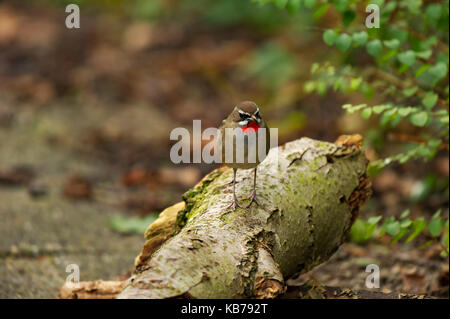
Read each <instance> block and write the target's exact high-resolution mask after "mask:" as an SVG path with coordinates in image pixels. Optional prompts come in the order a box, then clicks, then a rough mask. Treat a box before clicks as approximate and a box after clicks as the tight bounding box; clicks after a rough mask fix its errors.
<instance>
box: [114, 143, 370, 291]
mask: <svg viewBox="0 0 450 319" xmlns="http://www.w3.org/2000/svg"><path fill="white" fill-rule="evenodd" d="M366 164H367V161H366V159H365V157H364V155H363V153H362V152H361V137H360V136H358V135H352V136H344V137H341V138H340V139H339V140H338V141H337V142H336V144H333V143H327V142H321V141H315V140H312V139H309V138H302V139H300V140H296V141H293V142H290V143H287V144H285V145H283V146H281V147H279V148H278V149H272V150H271V151H270V153H269V155H268V157H267V158H266V159H265V161H264V162H263V163H261V164H260V165H259V166H258V184H257V192H258V200H259V203H260V204H261V206H256V205H254V206H252V207H251V208H249V209H237V210H236V211H232V210H230V209H228V208H227V207H228V205H229V203H230V201H231V196H232V195H231V187H230V186H229V185H226V184H227V183H228V182H229V181H230V180H231V179H232V170H231V169H227V168H221V169H218V170H215V171H213V172H211V173H210V174H209V175H207V176H206V177H205V178H204V179H203V180H202V181H201V182H200V183H199V184H198V185H197V186H195V187H194V188H193V189H191V190H189V191H188V192H186V193H185V194H184V195H183V200H184V202H182V203H178V204H176V205H174V206H171V207H169V208H167V209H166V210H165V211H164V212H162V213H161V215H160V218H159V219H158V220H157V221H155V223H153V224H152V225H151V226H150V227H149V229H148V230H147V232H146V239H147V241H146V243H145V245H144V247H143V249H142V252H141V254H140V255H139V256H138V257H137V258H136V273H135V274H134V275H133V276H132V277H131V278H130V279H129V280H128V282H127V284H126V285H125V288H124V289H123V290H122V292H121V293H120V294H119V296H118V297H119V298H176V297H185V296H189V297H190V298H248V297H254V298H275V297H277V296H279V295H280V294H282V293H283V292H284V291H285V283H284V281H285V279H287V278H289V277H291V276H293V275H297V274H301V273H304V272H306V271H308V270H310V269H311V268H312V267H314V266H316V265H318V264H320V263H322V262H324V261H326V260H327V259H328V258H329V257H330V256H331V255H332V254H333V253H334V252H335V251H336V250H337V249H338V247H339V246H340V245H341V243H342V242H343V241H344V238H345V236H346V233H347V232H348V230H349V229H350V226H351V224H352V222H353V220H354V219H355V217H356V215H357V212H358V209H359V207H360V206H361V204H362V203H363V202H364V201H365V200H366V199H367V197H368V196H369V195H370V183H369V181H368V179H367V177H366V175H365V170H366ZM251 181H252V170H239V172H238V183H237V185H236V186H237V194H238V196H240V197H243V196H244V195H248V194H250V192H251V189H252V183H251Z"/></svg>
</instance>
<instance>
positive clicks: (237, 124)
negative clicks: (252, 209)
mask: <svg viewBox="0 0 450 319" xmlns="http://www.w3.org/2000/svg"><path fill="white" fill-rule="evenodd" d="M261 128H263V129H265V130H263V131H260V129H261ZM226 129H232V130H231V131H233V130H235V129H237V130H235V131H233V132H234V133H236V136H230V138H231V137H232V138H233V140H232V150H229V152H232V153H230V155H232V156H230V157H231V158H232V159H231V160H230V161H227V158H226V145H227V144H226V138H227V137H226ZM233 132H230V133H233ZM253 134H254V135H253ZM261 138H263V140H261ZM260 143H264V144H265V152H264V153H263V154H261V156H260V154H259V152H258V147H259V144H260ZM269 147H270V132H269V128H268V127H267V124H266V122H265V121H264V119H262V118H261V115H260V112H259V107H258V106H257V105H256V104H255V103H254V102H251V101H244V102H241V103H239V104H238V105H237V106H236V107H235V108H234V109H233V111H232V112H231V113H230V115H229V116H228V117H227V118H226V119H225V120H224V121H223V124H222V126H221V127H220V128H219V137H218V149H219V150H221V151H222V163H224V164H226V165H228V166H230V167H232V168H233V173H234V174H233V199H234V201H233V203H232V204H231V205H230V206H232V207H233V208H236V206H238V207H241V205H240V204H239V201H238V200H237V197H236V193H235V183H236V172H237V169H250V168H254V183H253V192H252V194H251V195H250V197H249V199H250V203H249V205H248V206H247V207H249V206H250V205H251V204H252V203H253V202H256V169H257V166H258V165H259V163H261V162H262V161H263V160H264V158H265V157H266V155H267V153H268V152H269ZM238 149H239V150H240V151H243V161H238V159H239V158H238V156H237V155H238V153H237V151H238ZM252 152H255V153H252ZM250 154H254V155H253V156H252V157H250V156H249V155H250Z"/></svg>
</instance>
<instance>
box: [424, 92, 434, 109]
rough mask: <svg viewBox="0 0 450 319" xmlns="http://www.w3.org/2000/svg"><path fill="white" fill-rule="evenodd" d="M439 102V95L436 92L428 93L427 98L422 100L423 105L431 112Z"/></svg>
mask: <svg viewBox="0 0 450 319" xmlns="http://www.w3.org/2000/svg"><path fill="white" fill-rule="evenodd" d="M437 101H438V95H437V94H436V93H434V92H427V94H425V97H424V98H423V99H422V103H423V105H424V106H425V107H426V108H427V109H428V110H431V109H432V108H433V106H435V105H436V103H437Z"/></svg>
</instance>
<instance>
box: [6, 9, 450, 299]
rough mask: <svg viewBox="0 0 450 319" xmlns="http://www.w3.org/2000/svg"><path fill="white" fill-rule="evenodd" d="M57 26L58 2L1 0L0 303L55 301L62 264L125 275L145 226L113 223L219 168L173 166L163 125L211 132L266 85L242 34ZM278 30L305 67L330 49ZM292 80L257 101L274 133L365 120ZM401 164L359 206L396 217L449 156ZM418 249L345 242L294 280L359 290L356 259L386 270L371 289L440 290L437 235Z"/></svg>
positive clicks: (444, 278)
mask: <svg viewBox="0 0 450 319" xmlns="http://www.w3.org/2000/svg"><path fill="white" fill-rule="evenodd" d="M16 6H18V7H16ZM61 21H63V20H61V16H59V15H58V14H55V11H54V10H47V9H45V10H40V11H39V10H38V11H37V13H36V12H35V11H33V9H29V10H28V11H27V9H25V8H22V7H20V4H15V5H9V4H8V3H7V2H2V4H0V84H1V85H0V239H1V240H0V298H55V297H57V296H58V291H59V289H60V288H61V286H62V284H63V283H64V281H65V279H66V277H67V276H68V275H69V273H68V272H66V267H67V265H70V264H76V265H78V266H79V270H80V279H81V280H82V281H86V280H96V279H103V280H114V279H118V278H125V277H127V276H128V275H129V273H130V271H131V270H132V268H133V263H134V258H135V257H136V256H137V255H138V253H139V252H140V249H141V247H142V244H143V243H144V238H143V232H142V231H141V232H140V233H136V231H131V232H127V231H126V229H125V230H124V229H121V227H120V225H119V226H117V223H116V224H115V226H114V225H113V221H114V220H115V219H116V218H117V216H119V217H123V218H133V217H148V216H156V214H157V213H158V212H160V211H161V210H162V209H164V208H165V207H167V206H169V205H171V204H173V203H176V202H178V201H180V200H181V195H182V193H183V192H184V191H186V190H187V189H189V188H190V187H192V186H193V185H195V183H196V182H198V180H200V179H201V177H202V176H203V175H204V174H206V173H207V172H208V171H210V170H211V169H213V168H214V167H212V166H208V165H177V166H175V165H173V164H172V163H171V162H170V161H169V156H168V155H169V150H170V146H171V145H172V142H171V141H170V140H169V134H170V131H171V129H172V128H174V127H179V126H182V127H187V128H189V127H190V126H191V125H192V120H193V119H202V120H203V122H202V125H203V126H204V127H211V126H215V127H217V126H218V125H219V124H220V122H221V120H222V118H223V116H224V115H225V114H227V113H228V112H229V110H230V105H231V104H230V103H231V101H234V99H235V98H236V97H239V96H251V97H252V98H253V97H257V96H261V95H264V94H265V93H264V92H265V90H262V89H261V88H258V87H257V86H255V85H254V81H253V80H252V78H248V77H246V75H245V74H244V73H243V71H242V70H244V69H245V63H246V62H245V61H247V60H248V59H247V57H248V56H252V50H253V49H254V48H255V47H256V46H258V45H260V44H261V42H263V40H265V39H263V38H261V36H260V35H258V34H253V33H252V32H249V31H248V30H247V31H246V32H242V30H235V29H228V30H225V31H224V32H216V31H214V32H213V31H208V30H206V29H205V28H203V29H202V28H200V30H196V29H195V28H194V29H192V28H184V26H182V25H177V24H169V25H158V24H148V23H143V22H136V23H134V22H133V23H131V22H130V23H117V22H116V23H112V24H111V23H110V21H111V20H101V19H97V17H95V16H93V17H92V16H90V17H88V16H86V17H84V18H83V26H84V27H83V28H81V29H80V30H78V31H76V32H72V33H70V34H68V33H67V32H66V31H67V30H65V29H61V28H60V27H59V24H60V23H61ZM125 22H126V21H125ZM34 30H39V32H38V33H36V34H34V33H33V32H34ZM32 34H33V36H31V35H32ZM274 37H275V39H274V40H275V41H285V42H287V43H288V45H289V46H291V47H292V48H294V49H296V50H298V51H301V52H304V53H302V54H303V55H302V56H301V57H302V60H303V63H305V64H306V63H307V62H306V61H311V60H312V57H314V56H315V55H316V54H315V52H322V53H323V52H325V51H324V50H321V48H322V49H323V47H321V46H320V45H318V44H316V43H303V44H298V43H297V42H295V41H292V39H290V38H289V37H285V36H276V35H275V36H274ZM302 45H303V46H304V47H308V49H310V48H311V49H312V50H304V51H302ZM316 45H317V50H314V48H315V46H316ZM308 52H309V53H308ZM325 53H326V52H325ZM118 61H120V63H119V62H118ZM302 70H304V71H303V72H304V73H305V74H306V73H308V72H309V71H308V70H309V66H305V67H304V68H302ZM227 83H232V84H233V85H230V84H227ZM296 85H301V84H299V83H297V84H296ZM294 87H296V86H294ZM292 88H293V86H286V87H284V88H281V89H280V90H282V91H280V92H277V94H274V96H273V97H272V98H270V97H267V96H265V97H264V99H266V100H267V99H269V100H270V99H272V100H271V101H272V102H273V103H268V104H273V105H278V106H280V107H277V108H275V109H272V108H266V109H264V110H263V111H264V114H265V115H266V117H267V118H268V119H270V120H272V122H271V123H273V125H280V123H281V126H283V127H284V128H289V129H285V130H284V131H283V132H280V133H281V137H280V143H283V142H285V141H288V140H291V139H295V138H299V137H301V136H309V137H311V138H315V139H323V140H328V141H333V140H335V139H336V138H337V137H338V135H339V134H342V133H349V132H352V133H355V132H362V131H363V130H364V129H365V127H364V126H361V125H360V124H359V123H360V121H359V122H358V121H355V118H354V117H346V116H344V115H343V114H342V110H341V104H342V103H341V102H342V100H341V99H340V98H339V97H337V96H334V95H331V96H330V95H328V96H326V97H323V98H318V97H308V96H301V97H299V96H295V95H294V94H292V92H294V91H295V90H293V89H292ZM149 101H151V102H149ZM283 118H285V119H288V121H287V122H282V119H283ZM289 119H294V120H293V122H292V121H291V120H289ZM305 119H307V120H305ZM271 123H269V124H271ZM412 165H417V166H413V167H411V166H410V167H407V166H404V167H403V168H399V167H394V168H391V169H387V170H386V171H385V172H384V173H383V174H382V175H380V176H379V177H377V179H376V180H374V183H373V184H374V196H373V198H372V200H371V201H370V202H369V203H368V205H367V206H366V207H365V208H363V210H362V212H361V214H362V215H363V216H368V215H370V214H374V213H375V214H382V215H384V216H398V215H400V214H401V212H402V211H404V210H405V209H406V208H409V202H408V201H407V200H406V199H405V198H407V197H408V196H409V194H410V192H411V191H412V189H413V188H414V185H416V184H417V182H418V181H420V180H421V179H422V178H423V176H421V175H420V174H422V173H423V172H424V171H426V170H427V169H429V168H430V165H433V166H434V167H437V168H436V170H437V171H439V172H440V174H442V176H447V178H448V153H446V154H444V155H439V156H437V158H436V160H435V161H434V162H432V163H428V164H426V165H422V164H420V165H418V164H417V163H413V164H412ZM429 198H430V199H429V200H427V201H426V202H425V203H419V204H418V205H417V207H414V209H412V215H414V214H415V216H417V215H420V216H423V215H425V216H431V215H432V214H433V213H434V212H435V211H436V209H437V208H440V207H443V206H445V205H446V206H447V207H448V195H446V194H440V193H435V194H431V195H430V196H429ZM445 213H446V214H448V210H447V211H446V212H444V214H445ZM124 232H125V233H124ZM418 246H420V245H418V244H417V243H415V242H412V243H409V244H404V243H396V244H393V245H389V244H388V242H386V241H385V240H384V239H383V238H382V239H381V240H376V241H375V240H374V241H371V242H369V243H368V244H366V245H357V244H355V243H351V242H348V243H345V244H344V245H343V246H342V247H341V248H340V249H339V251H338V252H337V253H336V254H335V255H334V256H333V257H332V258H331V259H330V260H329V261H328V262H327V263H324V264H323V265H320V266H319V267H317V268H315V269H314V270H312V271H311V272H310V273H308V274H305V275H303V276H301V277H300V278H298V279H292V280H290V281H289V284H291V285H298V284H301V283H303V282H305V281H306V280H308V279H311V278H313V279H315V280H317V281H318V282H320V283H321V284H323V285H327V286H333V287H340V288H351V289H367V288H366V287H365V281H366V277H367V275H368V274H369V273H367V272H365V267H366V265H368V264H373V263H374V264H377V265H379V267H380V273H381V278H380V288H379V289H375V290H376V291H382V292H404V293H415V294H427V295H432V296H436V297H448V276H449V270H448V269H449V264H448V257H447V258H442V257H440V256H439V252H440V247H439V246H438V245H437V244H433V245H430V246H427V247H424V248H419V247H418Z"/></svg>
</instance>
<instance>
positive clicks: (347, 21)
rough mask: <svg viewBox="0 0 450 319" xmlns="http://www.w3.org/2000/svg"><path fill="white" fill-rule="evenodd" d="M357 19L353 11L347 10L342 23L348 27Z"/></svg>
mask: <svg viewBox="0 0 450 319" xmlns="http://www.w3.org/2000/svg"><path fill="white" fill-rule="evenodd" d="M355 18H356V13H355V11H353V10H347V11H345V12H344V13H343V14H342V23H343V24H344V26H345V27H348V26H349V25H350V24H351V23H352V22H353V20H355Z"/></svg>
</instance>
